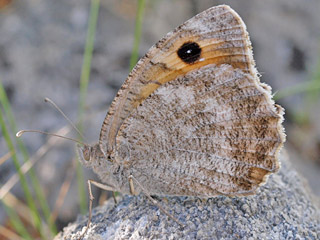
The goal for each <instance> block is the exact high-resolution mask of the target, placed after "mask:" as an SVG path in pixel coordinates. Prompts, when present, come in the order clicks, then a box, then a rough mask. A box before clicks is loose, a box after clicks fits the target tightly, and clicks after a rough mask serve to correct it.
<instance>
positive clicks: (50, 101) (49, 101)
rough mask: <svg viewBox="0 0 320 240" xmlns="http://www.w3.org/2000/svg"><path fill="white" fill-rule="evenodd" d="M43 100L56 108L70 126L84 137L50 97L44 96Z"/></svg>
mask: <svg viewBox="0 0 320 240" xmlns="http://www.w3.org/2000/svg"><path fill="white" fill-rule="evenodd" d="M44 101H45V102H48V103H50V104H51V105H52V106H53V107H54V108H55V109H56V110H58V111H59V112H60V113H61V115H62V116H63V117H64V118H65V119H66V120H67V121H68V122H69V123H70V124H71V126H72V127H73V128H74V130H76V131H77V133H78V134H79V135H80V137H81V138H82V139H85V137H84V136H83V135H82V133H81V132H80V131H79V129H78V128H77V127H76V126H75V125H74V123H73V122H72V121H71V120H70V119H69V118H68V117H67V116H66V115H65V114H64V112H63V111H62V110H61V109H60V108H59V107H58V106H57V104H55V103H54V102H53V101H52V100H51V99H50V98H45V99H44Z"/></svg>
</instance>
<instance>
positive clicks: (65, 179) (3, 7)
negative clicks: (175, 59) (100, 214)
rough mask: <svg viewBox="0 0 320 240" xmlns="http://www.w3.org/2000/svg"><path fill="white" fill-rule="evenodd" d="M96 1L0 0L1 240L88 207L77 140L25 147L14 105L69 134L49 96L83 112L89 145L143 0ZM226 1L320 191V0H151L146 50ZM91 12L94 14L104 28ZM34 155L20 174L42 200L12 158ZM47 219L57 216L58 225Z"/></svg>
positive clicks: (29, 118)
mask: <svg viewBox="0 0 320 240" xmlns="http://www.w3.org/2000/svg"><path fill="white" fill-rule="evenodd" d="M92 3H93V5H92ZM94 4H95V5H94ZM98 4H99V1H98V0H93V1H92V2H91V1H90V0H68V1H66V0H65V1H63V0H54V1H51V0H27V1H22V0H0V81H1V86H0V87H1V89H2V90H1V89H0V90H1V91H0V95H1V99H2V100H3V101H2V102H1V105H0V106H1V107H0V109H1V112H0V114H1V119H0V120H1V121H2V123H1V126H2V128H1V131H0V187H1V189H0V200H1V205H0V225H1V227H0V233H1V234H0V239H8V238H15V237H17V235H14V234H16V233H17V232H18V233H19V234H20V235H23V234H22V233H23V232H25V231H27V232H28V234H26V235H23V236H24V237H23V238H29V237H30V236H31V239H32V238H36V237H38V238H44V235H46V234H44V232H46V231H47V230H46V229H49V228H51V229H52V232H54V231H56V230H60V229H61V228H62V227H63V226H65V225H66V224H67V223H68V222H70V221H72V220H74V219H75V218H76V216H77V214H79V213H80V212H82V213H85V212H86V209H87V207H86V202H87V199H85V198H84V197H83V196H86V195H85V194H81V192H82V191H86V180H87V179H88V178H91V179H96V177H95V175H94V174H93V173H92V172H91V171H90V170H87V169H84V170H82V168H81V167H79V166H78V165H77V159H76V154H75V144H74V143H73V142H70V141H65V140H60V139H57V138H50V137H47V136H45V135H40V134H32V133H30V134H26V135H24V136H23V138H22V140H23V144H24V145H25V149H26V150H27V152H28V155H26V154H23V150H22V151H21V149H24V148H23V147H22V148H21V146H20V145H21V143H17V142H16V139H15V137H14V132H15V131H14V129H15V128H14V127H13V128H11V126H12V125H14V123H13V120H12V118H11V116H10V114H8V112H7V109H8V107H10V108H9V109H11V111H12V113H13V116H14V119H15V124H16V129H19V130H20V129H38V130H42V131H47V132H52V133H56V132H59V133H60V134H66V133H68V132H69V131H70V127H68V124H67V122H66V120H65V119H64V118H63V117H62V116H61V114H59V113H58V112H57V111H56V110H55V109H54V108H52V107H51V106H50V105H49V104H47V103H44V101H43V99H44V98H45V97H49V98H51V99H52V100H54V101H55V102H56V104H57V105H58V106H60V107H61V108H62V110H63V111H64V112H65V113H66V114H67V116H68V117H69V118H70V119H72V120H73V121H74V122H78V121H79V119H80V120H81V119H82V124H81V126H83V128H82V130H83V133H84V135H85V137H86V140H85V141H87V142H88V143H94V142H97V141H98V138H99V132H100V128H101V124H102V122H103V119H104V117H105V115H106V113H107V110H108V107H109V104H110V103H111V101H112V99H113V98H114V96H115V94H116V92H117V90H118V89H119V88H120V86H121V85H122V83H123V82H124V80H125V79H126V77H127V75H128V73H129V65H130V57H131V54H132V51H133V50H132V49H133V45H134V39H135V38H134V36H135V26H136V25H135V22H136V16H137V11H138V5H139V3H138V1H134V0H101V2H100V5H99V9H98V8H97V6H98ZM140 4H141V1H140ZM219 4H228V5H230V6H231V7H232V8H233V9H235V10H236V11H237V12H238V13H239V14H240V16H241V17H242V18H243V20H244V21H245V23H246V25H247V28H248V32H249V34H250V37H251V41H252V44H253V52H254V58H255V60H256V64H257V68H258V71H259V72H260V73H261V74H262V77H261V81H263V82H266V83H268V84H269V85H271V86H272V88H273V92H274V93H275V98H276V101H277V102H278V103H279V104H281V105H282V106H283V107H284V108H285V109H286V115H285V123H284V125H285V128H286V133H287V141H286V144H285V149H286V151H287V153H288V154H289V158H290V160H291V162H292V164H293V166H294V168H296V169H297V170H298V172H300V173H301V175H303V176H304V177H305V178H306V179H307V181H308V183H309V185H310V186H311V189H312V191H313V192H314V194H315V195H317V196H320V184H319V182H320V108H319V102H320V101H319V91H320V51H319V43H320V42H319V39H320V24H319V22H320V15H319V10H320V1H318V0H308V1H300V0H269V1H254V0H230V1H214V0H210V1H209V0H201V1H196V0H170V1H169V0H146V2H145V5H144V11H141V12H140V14H139V15H138V16H140V17H143V19H142V34H141V40H140V43H139V44H140V47H139V51H138V53H139V54H138V55H139V57H141V56H143V55H144V54H145V53H146V51H147V50H148V49H149V48H150V47H151V46H152V45H153V44H155V43H156V42H157V41H158V40H159V39H160V38H161V37H162V36H164V35H165V34H166V33H167V32H169V31H171V30H173V29H174V28H175V27H176V26H178V25H180V24H181V23H183V22H184V21H186V20H188V19H189V18H191V17H192V16H194V15H195V14H197V13H199V12H201V11H203V10H205V9H207V8H209V7H212V6H215V5H219ZM92 6H93V7H92ZM90 9H91V10H90ZM140 10H142V8H140ZM94 11H96V12H97V11H98V18H97V24H96V28H95V27H94V25H95V24H94V22H95V21H94V16H95V15H94V14H95V13H94ZM90 17H91V28H89V29H91V30H89V34H87V32H88V26H89V19H90ZM94 29H96V33H95V41H94V47H93V48H92V62H91V73H90V81H89V83H88V86H87V87H86V83H85V79H86V78H88V76H89V75H88V73H89V72H88V69H89V67H88V66H90V54H88V55H87V56H88V57H89V58H85V60H84V52H85V46H86V39H89V40H87V51H88V52H87V53H90V36H91V40H92V39H93V38H92V36H93V34H94ZM90 34H91V35H90ZM88 36H89V37H88ZM88 42H89V43H88ZM88 44H89V45H88ZM88 63H89V65H88ZM83 66H87V67H83ZM80 79H82V84H80V82H81V81H80ZM5 94H6V95H5ZM3 96H7V98H8V101H7V102H6V101H5V99H4V97H3ZM81 99H82V100H83V101H82V100H81ZM9 111H10V110H9ZM4 127H7V130H6V129H4ZM68 136H73V137H75V138H76V137H77V133H76V132H75V131H74V130H71V133H69V135H68ZM8 139H11V140H12V146H11V145H10V144H8ZM19 144H20V145H19ZM14 149H15V150H14ZM15 151H16V155H15V154H14V152H15ZM29 157H30V159H31V163H30V162H29V163H28V164H29V165H28V164H25V165H24V167H23V168H22V173H24V172H26V171H28V169H29V168H31V169H32V170H31V171H33V173H34V175H32V174H31V175H32V176H30V174H29V173H30V171H28V174H23V175H24V176H25V177H26V184H27V185H28V186H30V187H29V188H30V192H31V193H32V194H33V196H34V197H32V198H31V199H30V197H29V201H28V198H27V200H25V199H26V198H25V189H24V187H23V186H24V185H23V184H22V185H21V184H20V182H19V178H17V170H16V168H15V165H17V164H16V163H17V162H20V164H21V165H23V159H29ZM77 166H78V167H77ZM82 171H83V177H81V176H82V174H81V172H82ZM34 178H36V179H38V182H39V185H40V186H41V187H40V189H42V192H43V196H44V198H43V199H42V200H41V198H40V200H39V198H38V197H37V196H38V195H37V194H40V195H41V193H39V191H40V190H39V189H38V188H39V187H35V188H36V190H35V189H34V187H32V185H36V186H37V184H34ZM15 179H18V183H16V184H15ZM77 179H78V180H77ZM79 179H80V181H79ZM81 179H82V180H81ZM40 192H41V191H40ZM79 192H80V194H79ZM104 194H105V193H104ZM104 194H103V195H102V197H101V198H100V197H99V196H101V194H100V192H99V190H97V189H94V195H95V197H96V202H95V205H96V204H98V200H99V198H100V202H101V201H102V200H103V199H105V198H106V197H108V196H105V195H104ZM45 199H46V200H47V201H48V206H49V213H47V214H46V213H45V212H46V211H45V209H47V210H48V208H46V206H45V204H44V201H45ZM31 200H32V201H33V202H34V203H35V205H36V207H39V208H40V209H41V211H40V212H41V213H40V215H41V216H42V220H41V221H40V222H41V223H39V222H38V225H37V221H36V220H33V221H31V220H30V213H29V212H30V211H29V210H30V208H31V209H32V203H31V207H30V202H32V201H31ZM27 206H28V207H27ZM40 206H41V207H40ZM28 208H29V210H28ZM10 209H11V210H10ZM13 210H14V211H13ZM15 214H16V215H15ZM8 216H10V217H8ZM46 217H47V221H46V220H43V219H46ZM31 218H32V219H37V217H34V218H33V217H31ZM14 219H16V222H15V220H14ZM19 219H20V220H19ZM28 219H29V220H28ZM19 221H20V223H19ZM50 221H51V222H55V223H56V230H54V229H55V227H54V226H53V224H50ZM32 222H35V223H34V224H33V223H32ZM44 223H45V224H44ZM19 224H20V225H21V226H20V225H19ZM42 224H44V225H45V227H44V228H45V230H43V229H42V228H41V226H40V225H42ZM19 226H20V227H19ZM23 226H24V227H23ZM17 227H18V228H17ZM24 228H25V230H24ZM17 229H20V230H17ZM28 235H29V236H28ZM49 236H50V235H49ZM48 238H50V237H48Z"/></svg>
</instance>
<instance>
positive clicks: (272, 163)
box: [116, 65, 283, 197]
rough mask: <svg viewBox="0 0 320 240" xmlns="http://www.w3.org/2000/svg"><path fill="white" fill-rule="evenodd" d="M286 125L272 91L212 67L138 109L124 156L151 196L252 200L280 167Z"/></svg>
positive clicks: (122, 144)
mask: <svg viewBox="0 0 320 240" xmlns="http://www.w3.org/2000/svg"><path fill="white" fill-rule="evenodd" d="M278 109H279V110H281V108H278ZM281 121H282V114H281V113H280V112H278V110H277V108H276V107H274V106H273V104H271V102H270V90H269V89H268V88H266V87H261V86H259V84H258V83H257V81H256V79H254V77H252V76H251V75H250V74H247V73H243V72H242V71H241V70H239V69H234V68H233V67H232V66H230V65H220V66H216V65H207V66H204V67H202V68H200V69H198V70H193V71H191V72H190V73H188V74H186V75H185V76H182V77H179V78H177V79H175V80H173V81H170V82H168V83H166V84H164V85H162V86H161V87H160V88H158V89H157V90H156V91H155V92H154V93H153V94H152V95H151V96H150V97H148V98H147V99H146V100H145V101H144V102H143V103H142V104H141V105H140V106H138V107H137V108H136V109H135V110H134V111H133V112H132V114H131V115H130V117H128V118H127V119H126V120H125V121H124V123H123V125H122V126H121V129H120V132H119V133H118V136H117V144H116V146H117V149H116V151H117V153H118V154H119V155H118V157H119V159H121V160H123V163H124V164H125V168H127V169H128V174H130V173H133V174H134V176H135V177H136V178H137V179H138V180H139V181H140V182H142V183H144V187H145V188H146V189H147V190H148V191H150V193H154V194H158V195H159V194H160V195H192V196H203V197H210V196H215V195H218V194H225V195H246V194H250V193H253V192H254V191H255V190H256V188H257V187H258V186H259V185H260V184H261V183H262V182H264V181H265V176H266V175H267V174H268V173H271V172H275V171H276V170H277V169H278V167H279V165H278V161H277V156H276V155H277V152H278V151H279V147H280V146H281V145H282V141H283V136H282V127H281V124H280V123H281ZM129 172H130V173H129Z"/></svg>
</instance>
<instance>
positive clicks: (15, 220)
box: [1, 200, 33, 240]
mask: <svg viewBox="0 0 320 240" xmlns="http://www.w3.org/2000/svg"><path fill="white" fill-rule="evenodd" d="M1 202H2V205H3V207H4V210H5V211H6V213H7V215H8V217H9V219H10V222H11V224H12V226H13V228H14V229H15V230H16V231H17V233H18V234H20V235H21V236H22V237H23V238H24V239H27V240H32V239H33V238H32V237H31V236H30V234H29V232H28V230H27V229H26V228H25V226H24V225H23V223H22V222H21V220H20V218H19V216H18V215H17V214H16V212H15V211H14V210H13V209H11V207H9V206H7V205H6V204H5V202H4V201H3V200H1Z"/></svg>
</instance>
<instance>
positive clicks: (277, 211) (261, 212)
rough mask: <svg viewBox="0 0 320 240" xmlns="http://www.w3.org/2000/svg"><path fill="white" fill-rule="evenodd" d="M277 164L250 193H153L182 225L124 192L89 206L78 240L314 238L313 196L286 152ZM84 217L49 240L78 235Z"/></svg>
mask: <svg viewBox="0 0 320 240" xmlns="http://www.w3.org/2000/svg"><path fill="white" fill-rule="evenodd" d="M281 165H282V166H281V169H280V171H279V172H278V173H276V174H273V175H271V176H270V177H269V180H268V182H267V183H266V184H265V185H264V186H262V187H261V188H260V189H259V190H258V192H257V194H256V195H254V196H248V197H234V198H230V197H225V196H220V197H215V198H210V199H198V198H190V197H155V198H156V199H157V200H158V201H159V202H160V204H161V205H162V206H163V207H164V208H166V209H167V210H168V211H169V212H170V213H171V214H173V215H174V216H175V217H176V218H178V219H179V221H181V222H182V223H183V224H185V227H184V228H180V227H179V225H178V224H177V223H175V222H174V221H172V220H171V219H169V218H168V217H167V216H166V215H165V214H163V213H161V212H160V211H159V209H158V208H157V207H156V206H155V205H153V204H152V203H151V202H150V201H149V200H148V199H147V198H146V197H145V196H143V195H139V196H124V197H123V198H122V199H121V200H120V202H119V203H118V204H117V205H115V204H114V203H113V200H112V199H110V200H109V201H107V202H106V203H105V204H104V205H103V206H100V207H97V208H95V209H94V210H93V216H92V223H91V226H90V229H89V230H88V232H87V234H86V235H85V237H84V239H319V238H320V218H319V200H318V199H316V198H315V197H314V196H313V195H312V193H311V192H310V190H309V187H308V185H307V184H306V181H305V180H304V179H303V178H302V177H301V176H300V175H299V174H298V173H297V172H296V171H295V170H294V169H293V168H292V167H291V164H290V163H289V160H288V157H287V156H286V154H282V157H281ZM87 219H88V218H87V216H80V217H78V219H77V221H76V222H74V223H71V224H69V225H68V226H67V227H65V228H64V230H63V231H62V232H60V233H59V234H58V235H57V236H56V237H55V240H60V239H78V238H79V236H80V235H81V232H83V231H84V230H85V226H86V222H87Z"/></svg>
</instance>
